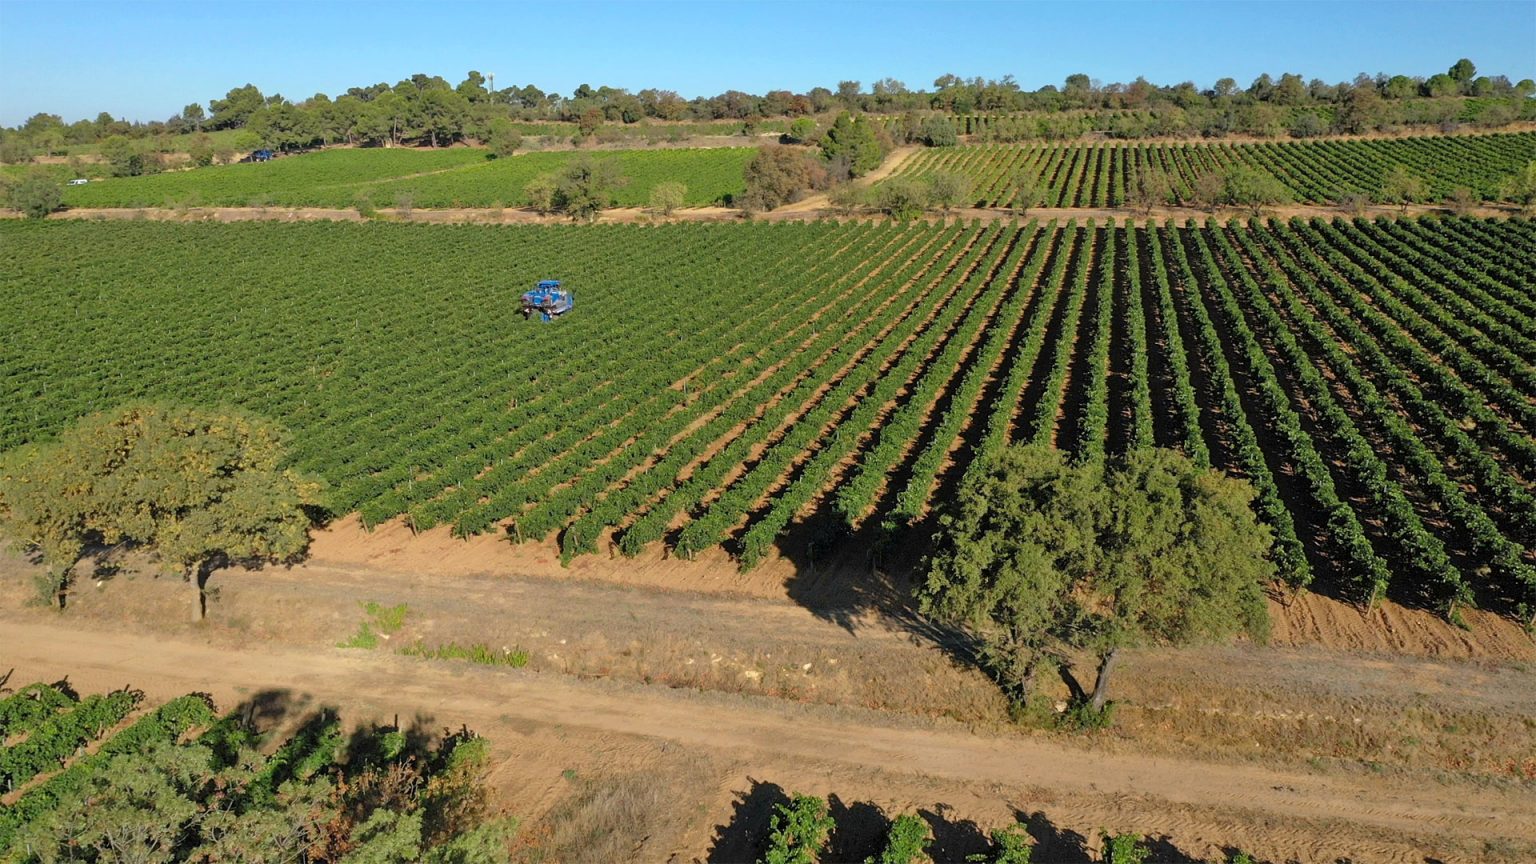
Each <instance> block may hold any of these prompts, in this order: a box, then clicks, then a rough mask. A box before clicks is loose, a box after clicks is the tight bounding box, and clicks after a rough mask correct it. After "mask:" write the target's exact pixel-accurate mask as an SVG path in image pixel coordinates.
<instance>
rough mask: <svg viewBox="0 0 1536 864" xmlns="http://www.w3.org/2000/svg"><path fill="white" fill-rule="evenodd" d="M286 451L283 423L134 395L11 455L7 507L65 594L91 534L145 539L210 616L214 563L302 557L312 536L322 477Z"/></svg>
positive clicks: (0, 477)
mask: <svg viewBox="0 0 1536 864" xmlns="http://www.w3.org/2000/svg"><path fill="white" fill-rule="evenodd" d="M286 457H287V451H286V447H285V446H284V442H283V437H282V435H281V434H280V433H279V432H278V430H277V428H276V427H274V426H272V425H271V424H268V423H266V422H264V421H262V420H259V419H257V418H255V417H253V416H251V415H249V414H245V413H243V412H240V411H236V410H218V411H207V410H201V409H196V408H188V407H182V406H174V405H160V404H147V405H135V406H131V407H127V408H123V409H119V410H117V411H111V412H105V413H100V414H93V415H91V416H89V417H86V418H84V419H83V420H81V421H79V422H77V423H76V424H74V425H73V426H71V427H69V428H68V429H66V430H64V432H63V433H62V434H60V436H59V438H58V440H57V441H54V442H50V443H46V444H38V445H32V446H28V447H24V448H22V449H20V450H18V451H15V452H13V453H11V454H7V456H6V458H5V459H4V461H3V462H0V514H3V516H4V518H5V520H6V523H5V524H6V526H7V528H8V529H9V533H11V534H13V535H15V536H16V537H18V538H19V539H20V540H21V541H22V542H23V543H25V544H27V545H29V546H33V547H36V548H38V549H39V550H41V552H42V554H43V558H44V562H45V564H46V565H47V567H48V568H49V573H50V574H51V578H52V585H51V587H52V588H53V590H55V591H56V592H62V591H63V590H64V589H65V588H66V585H67V582H66V574H67V573H68V571H69V569H70V568H72V567H73V566H74V564H75V563H76V562H77V561H78V560H79V558H80V555H81V552H82V550H83V549H84V548H85V546H86V544H88V543H92V542H101V543H107V544H116V543H124V542H126V543H132V544H137V545H143V546H147V547H150V548H153V549H154V550H155V551H156V552H157V553H158V554H159V557H160V559H161V561H163V562H164V563H165V565H166V566H167V567H168V568H169V569H171V570H173V571H174V572H177V573H179V574H180V575H182V576H183V577H184V578H185V579H186V580H187V582H188V583H189V584H190V585H192V586H193V588H194V589H195V590H196V592H197V596H196V604H195V605H194V607H193V618H194V619H195V620H201V619H202V617H203V615H204V612H205V606H206V595H205V593H204V589H205V587H206V584H207V579H208V575H209V573H210V571H211V570H212V569H213V568H215V567H218V566H221V565H223V564H226V563H229V562H239V561H285V560H292V559H294V558H296V557H297V556H299V555H300V554H302V553H303V551H304V549H305V548H306V547H307V546H308V544H309V526H310V521H311V520H310V515H309V512H310V511H309V510H308V509H307V508H310V507H312V506H314V505H315V504H316V503H317V501H318V493H319V487H318V485H317V484H315V483H313V482H311V481H308V480H305V479H303V478H300V477H299V476H297V475H295V474H294V473H292V472H291V471H289V470H287V469H285V468H284V467H283V463H284V461H285V460H286ZM61 599H62V596H61Z"/></svg>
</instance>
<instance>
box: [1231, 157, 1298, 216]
mask: <svg viewBox="0 0 1536 864" xmlns="http://www.w3.org/2000/svg"><path fill="white" fill-rule="evenodd" d="M1222 199H1223V200H1224V201H1225V202H1226V203H1228V204H1231V205H1233V206H1235V207H1243V208H1245V209H1247V210H1248V211H1249V212H1251V213H1252V214H1253V215H1255V216H1257V215H1259V214H1260V213H1263V212H1264V208H1265V207H1269V206H1273V205H1275V204H1283V203H1285V202H1286V201H1289V200H1290V199H1291V191H1290V190H1289V189H1287V188H1285V184H1283V183H1281V182H1280V181H1279V180H1277V179H1275V176H1274V175H1273V174H1270V173H1269V172H1268V171H1263V170H1260V169H1258V168H1250V167H1248V166H1246V165H1236V166H1233V167H1232V168H1229V169H1228V170H1227V173H1226V175H1225V176H1224V177H1223V178H1222Z"/></svg>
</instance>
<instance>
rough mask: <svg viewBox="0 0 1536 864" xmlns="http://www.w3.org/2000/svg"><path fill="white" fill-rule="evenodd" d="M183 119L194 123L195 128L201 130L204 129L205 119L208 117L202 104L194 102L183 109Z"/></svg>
mask: <svg viewBox="0 0 1536 864" xmlns="http://www.w3.org/2000/svg"><path fill="white" fill-rule="evenodd" d="M181 119H182V120H185V121H186V122H188V123H190V124H192V127H193V128H194V129H196V130H197V131H199V132H201V131H203V121H204V120H207V119H208V117H207V115H205V114H204V113H203V106H202V104H200V103H198V102H193V103H192V104H190V105H188V106H187V107H185V108H183V109H181Z"/></svg>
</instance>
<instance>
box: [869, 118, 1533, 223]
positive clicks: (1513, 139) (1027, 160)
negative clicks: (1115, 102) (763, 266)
mask: <svg viewBox="0 0 1536 864" xmlns="http://www.w3.org/2000/svg"><path fill="white" fill-rule="evenodd" d="M1532 159H1536V133H1530V132H1516V133H1502V134H1494V135H1464V136H1422V137H1413V138H1393V139H1385V140H1347V141H1299V142H1283V143H1259V144H1247V143H1240V144H1233V143H1229V142H1218V143H1174V144H1167V143H1157V144H1146V143H1140V144H1122V143H1098V144H1055V145H1001V144H986V145H975V146H964V147H945V148H934V149H931V150H924V151H921V152H919V153H918V154H916V155H915V156H913V157H912V158H911V159H909V160H907V161H906V162H904V163H903V164H902V165H901V166H900V167H899V168H898V169H897V171H896V175H897V176H909V177H915V178H919V179H921V178H923V177H926V176H929V175H931V174H933V173H935V172H940V171H946V172H954V173H959V174H963V175H965V176H966V177H968V178H970V180H971V183H972V188H973V196H974V199H975V202H976V204H977V206H984V207H995V206H1008V205H1010V204H1011V203H1012V201H1013V198H1014V192H1015V189H1016V187H1017V184H1018V179H1017V178H1019V177H1021V176H1022V177H1026V178H1028V179H1029V180H1030V182H1031V183H1032V185H1034V186H1035V187H1036V188H1037V189H1038V190H1039V192H1040V193H1041V196H1042V197H1041V199H1040V201H1039V204H1040V206H1044V207H1111V206H1121V205H1123V204H1125V203H1126V196H1127V190H1130V189H1133V188H1135V187H1136V185H1137V182H1138V180H1139V178H1141V177H1142V176H1144V175H1146V174H1148V173H1149V172H1155V173H1157V174H1159V175H1162V176H1164V177H1166V178H1167V179H1168V180H1169V182H1170V184H1171V186H1172V188H1173V191H1174V192H1175V193H1177V194H1178V195H1179V197H1180V199H1181V200H1185V201H1188V200H1190V199H1191V196H1192V195H1193V190H1194V186H1195V182H1196V180H1197V179H1198V178H1199V177H1201V176H1203V175H1206V174H1210V173H1213V172H1221V171H1224V170H1226V169H1228V168H1230V167H1234V166H1243V167H1248V168H1254V169H1257V170H1260V171H1263V172H1266V173H1268V174H1270V175H1272V176H1274V177H1275V179H1277V180H1279V181H1280V182H1281V183H1282V184H1283V185H1284V186H1285V187H1287V188H1288V189H1289V190H1290V191H1291V193H1292V194H1293V195H1294V196H1295V197H1296V199H1297V200H1298V201H1302V202H1308V203H1318V204H1326V203H1332V202H1335V201H1339V200H1340V199H1342V198H1344V197H1346V196H1349V195H1356V194H1363V195H1373V194H1375V193H1377V192H1380V191H1381V189H1382V185H1383V181H1384V179H1385V178H1386V176H1387V174H1388V172H1389V171H1391V170H1392V169H1393V168H1395V167H1397V166H1402V167H1404V168H1406V169H1407V170H1408V171H1409V172H1411V173H1413V174H1414V175H1416V176H1418V177H1420V178H1422V179H1423V180H1424V182H1425V184H1426V187H1427V188H1426V192H1427V194H1428V196H1429V198H1431V199H1433V200H1441V199H1443V198H1445V197H1446V196H1448V195H1450V194H1451V192H1452V191H1454V190H1455V189H1457V188H1459V187H1465V188H1467V189H1469V190H1471V192H1472V194H1473V195H1474V196H1476V197H1478V198H1481V199H1485V200H1486V199H1498V198H1499V197H1500V196H1501V195H1502V186H1503V184H1504V182H1505V180H1506V179H1507V178H1509V177H1510V176H1511V175H1513V174H1514V173H1515V172H1516V171H1518V170H1520V168H1522V167H1523V166H1524V165H1526V164H1527V163H1528V162H1530V161H1531V160H1532Z"/></svg>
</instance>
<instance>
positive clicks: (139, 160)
mask: <svg viewBox="0 0 1536 864" xmlns="http://www.w3.org/2000/svg"><path fill="white" fill-rule="evenodd" d="M101 158H102V159H104V160H106V162H107V165H108V166H110V168H111V171H112V176H113V177H138V176H139V175H141V174H153V173H155V172H157V171H159V170H160V161H159V156H158V155H157V154H146V153H145V152H144V151H142V150H141V149H139V145H137V144H135V143H134V142H133V141H130V140H128V139H127V138H126V137H124V136H122V135H113V136H112V137H110V138H108V139H106V140H105V141H102V142H101Z"/></svg>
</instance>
